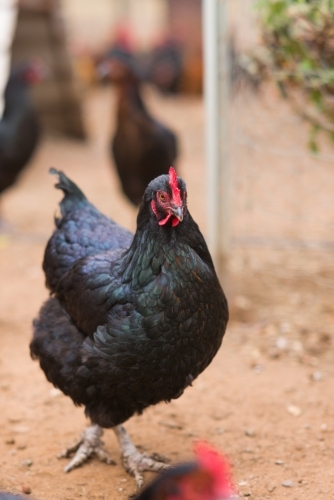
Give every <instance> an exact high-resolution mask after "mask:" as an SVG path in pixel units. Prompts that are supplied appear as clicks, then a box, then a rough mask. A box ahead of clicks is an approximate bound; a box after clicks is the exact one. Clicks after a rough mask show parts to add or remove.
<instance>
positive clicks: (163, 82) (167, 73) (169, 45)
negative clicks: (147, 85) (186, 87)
mask: <svg viewBox="0 0 334 500" xmlns="http://www.w3.org/2000/svg"><path fill="white" fill-rule="evenodd" d="M182 72H183V48H182V44H181V42H180V41H178V40H177V39H176V38H174V37H171V36H167V37H165V38H164V39H163V40H162V41H161V42H160V43H158V44H157V45H156V46H155V47H154V48H153V50H152V51H151V53H150V54H149V55H148V67H147V71H146V78H147V80H148V81H149V82H151V83H153V84H154V85H155V86H156V87H157V88H158V89H159V90H161V92H164V93H172V94H176V93H177V92H179V91H180V82H181V79H182Z"/></svg>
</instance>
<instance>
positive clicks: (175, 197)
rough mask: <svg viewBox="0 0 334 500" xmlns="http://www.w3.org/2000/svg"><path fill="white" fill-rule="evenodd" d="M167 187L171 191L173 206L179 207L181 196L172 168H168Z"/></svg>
mask: <svg viewBox="0 0 334 500" xmlns="http://www.w3.org/2000/svg"><path fill="white" fill-rule="evenodd" d="M169 185H170V187H171V189H172V200H173V202H174V203H175V205H177V206H180V205H181V203H182V200H181V194H180V190H179V186H178V183H177V175H176V172H175V168H173V167H170V169H169Z"/></svg>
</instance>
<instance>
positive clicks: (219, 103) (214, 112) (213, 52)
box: [203, 0, 231, 276]
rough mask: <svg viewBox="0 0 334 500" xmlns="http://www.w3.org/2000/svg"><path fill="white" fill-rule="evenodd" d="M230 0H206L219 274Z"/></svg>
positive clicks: (226, 211) (214, 246)
mask: <svg viewBox="0 0 334 500" xmlns="http://www.w3.org/2000/svg"><path fill="white" fill-rule="evenodd" d="M227 4H228V0H203V44H204V68H205V71H204V75H205V76H204V95H205V111H206V126H205V129H206V153H207V156H206V157H207V172H208V191H207V196H208V233H207V239H208V244H209V247H210V251H211V253H212V256H213V259H214V262H215V265H216V267H217V271H218V273H219V274H220V275H221V276H222V274H223V273H225V271H226V264H227V258H228V254H229V249H230V215H231V210H230V192H231V175H230V169H229V162H228V106H229V54H228V15H227V10H228V5H227Z"/></svg>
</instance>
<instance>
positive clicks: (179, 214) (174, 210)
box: [171, 207, 183, 222]
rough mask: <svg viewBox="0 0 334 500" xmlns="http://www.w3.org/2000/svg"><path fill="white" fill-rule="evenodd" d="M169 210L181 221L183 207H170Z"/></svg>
mask: <svg viewBox="0 0 334 500" xmlns="http://www.w3.org/2000/svg"><path fill="white" fill-rule="evenodd" d="M171 212H172V214H173V215H174V217H176V218H177V219H179V221H180V222H182V221H183V207H175V208H171Z"/></svg>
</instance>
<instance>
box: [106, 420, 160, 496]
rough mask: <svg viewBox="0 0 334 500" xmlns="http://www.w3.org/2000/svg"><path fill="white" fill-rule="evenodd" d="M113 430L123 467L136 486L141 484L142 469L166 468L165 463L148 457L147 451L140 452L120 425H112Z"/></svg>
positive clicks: (156, 470)
mask: <svg viewBox="0 0 334 500" xmlns="http://www.w3.org/2000/svg"><path fill="white" fill-rule="evenodd" d="M113 430H114V432H115V434H116V436H117V439H118V442H119V444H120V447H121V452H122V461H123V465H124V468H125V470H126V471H127V472H128V473H129V474H131V475H132V476H134V478H135V480H136V483H137V486H138V488H141V487H142V486H143V483H144V478H143V474H142V473H143V472H144V471H154V472H160V471H162V470H165V469H168V467H169V465H167V464H166V463H164V462H162V461H158V460H155V458H154V457H153V456H152V457H150V456H149V455H147V453H141V452H140V451H139V450H138V449H137V448H136V447H135V445H134V444H133V443H132V441H131V439H130V436H129V435H128V433H127V432H126V430H125V429H124V427H123V426H122V425H118V426H116V427H114V428H113ZM159 458H161V457H159Z"/></svg>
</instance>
